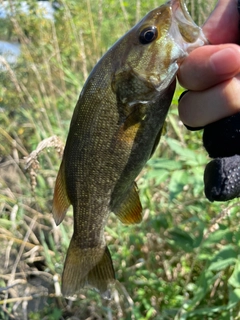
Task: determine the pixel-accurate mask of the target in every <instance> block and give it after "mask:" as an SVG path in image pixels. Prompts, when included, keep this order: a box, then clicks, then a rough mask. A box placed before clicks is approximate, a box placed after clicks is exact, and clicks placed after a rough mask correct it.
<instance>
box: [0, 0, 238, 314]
mask: <svg viewBox="0 0 240 320" xmlns="http://www.w3.org/2000/svg"><path fill="white" fill-rule="evenodd" d="M29 3H31V5H32V6H31V8H30V9H31V11H30V14H24V13H22V12H17V13H16V14H14V15H12V16H11V17H9V18H8V19H7V22H6V21H5V22H6V23H5V22H1V23H0V34H1V37H2V39H9V38H10V40H16V39H18V40H19V41H20V43H21V50H22V54H21V57H20V58H19V61H18V62H17V64H16V65H15V66H14V67H13V66H10V65H8V64H7V62H6V61H4V60H3V59H2V58H1V60H0V61H1V63H2V67H1V68H2V69H1V73H0V79H1V87H0V244H1V246H0V256H1V259H0V318H1V319H4V320H7V319H24V320H25V319H29V320H37V319H48V320H57V319H59V320H60V319H61V320H63V319H64V320H65V319H69V320H70V319H72V320H73V319H81V320H83V319H84V320H85V319H92V320H93V319H94V320H95V319H96V320H97V319H109V320H110V319H137V320H147V319H158V320H161V319H163V320H167V319H175V320H180V319H181V320H184V319H191V320H197V319H239V318H240V313H239V309H240V277H239V274H240V262H239V254H240V249H239V248H240V230H239V228H238V221H239V201H238V200H235V201H231V202H228V203H223V204H219V203H210V202H208V201H207V200H206V199H205V197H204V193H203V181H202V180H203V179H202V177H203V170H204V166H205V164H206V163H207V161H208V160H209V159H208V158H207V155H206V152H205V151H204V150H203V148H202V143H201V132H195V133H190V132H188V131H187V130H186V129H185V128H184V126H183V125H182V123H181V122H180V121H179V120H178V117H177V111H176V105H177V99H178V97H179V95H180V93H181V91H182V89H181V88H179V87H178V89H177V90H176V94H175V97H174V100H173V105H172V108H171V111H170V113H169V116H168V119H167V133H166V134H165V136H163V137H162V139H161V143H160V147H159V149H158V150H157V152H156V154H155V155H154V157H153V158H152V159H151V160H150V161H149V162H148V164H147V166H146V167H145V169H144V170H143V172H142V173H141V175H140V176H139V177H138V186H139V189H140V197H141V199H142V203H143V207H144V218H143V222H142V223H141V224H140V225H136V226H130V227H127V226H124V225H122V224H121V223H120V222H119V221H118V220H117V219H116V218H115V216H114V215H112V216H111V218H110V219H109V223H108V226H107V227H106V239H107V242H108V244H109V248H110V251H111V253H112V257H113V261H114V266H115V270H116V276H117V279H118V283H117V285H116V289H117V290H116V291H115V293H114V297H113V299H112V300H111V301H103V300H102V299H101V298H100V296H99V295H98V294H97V293H95V292H94V291H90V290H88V291H86V290H83V291H82V294H81V295H80V297H78V298H77V299H76V300H73V299H72V300H66V299H64V298H63V297H62V296H61V293H60V281H61V280H60V279H61V273H62V268H63V261H64V258H65V254H66V250H67V247H68V244H69V240H70V237H71V235H72V213H71V210H69V212H68V214H67V217H66V219H65V220H64V222H63V223H62V224H61V225H60V226H59V227H56V225H55V223H54V221H53V218H52V215H51V204H52V195H53V187H54V181H55V178H56V174H57V170H58V167H59V164H60V158H61V153H62V148H63V142H64V141H65V139H66V136H67V132H68V126H69V121H70V119H71V115H72V112H73V108H74V106H75V103H76V101H77V98H78V95H79V92H80V90H81V87H82V86H83V83H84V81H85V80H86V77H87V75H88V73H89V71H90V70H91V69H92V67H93V66H94V65H95V63H96V62H97V60H98V59H99V57H100V56H101V55H102V54H103V53H104V52H105V51H106V50H107V49H108V48H109V46H110V45H111V44H113V43H114V42H115V40H116V39H118V38H119V37H120V36H121V35H122V34H123V33H124V32H125V31H127V30H128V29H129V27H130V26H132V25H133V24H134V23H135V22H136V21H137V20H139V18H140V17H141V16H143V15H144V14H145V13H146V12H147V11H149V10H150V9H152V8H154V7H156V6H157V5H159V1H158V3H157V4H156V1H155V0H148V1H141V0H136V1H135V2H134V4H132V1H127V0H126V1H123V0H119V1H118V0H98V1H93V0H92V1H91V0H84V1H77V0H71V1H61V7H60V8H59V9H58V10H57V11H56V13H55V21H51V20H46V19H43V17H42V16H41V14H42V13H41V12H39V9H38V8H37V7H36V6H34V5H33V4H32V1H29ZM196 3H197V5H196ZM206 3H207V2H205V1H204V0H201V1H200V0H198V1H194V0H192V1H189V8H190V9H192V10H194V11H193V15H194V16H195V19H196V21H203V20H204V19H205V17H203V16H202V9H201V8H202V7H203V6H204V5H205V4H206ZM9 5H10V6H11V5H12V2H11V1H9ZM194 5H195V6H194ZM210 9H211V8H208V10H210ZM36 11H37V15H36ZM204 14H206V15H207V10H204ZM52 136H57V137H58V138H51V139H50V140H44V139H47V138H49V137H52ZM43 140H44V145H40V146H39V148H40V149H41V148H45V149H44V150H42V151H41V152H39V151H40V149H39V148H38V149H37V146H38V144H39V143H40V142H42V141H43ZM61 141H63V142H62V143H61ZM33 150H37V152H35V153H34V154H31V158H28V160H29V161H30V163H28V164H29V169H28V170H27V171H26V159H25V157H28V156H29V154H30V153H31V152H32V151H33ZM38 152H39V153H38ZM36 156H38V157H37V158H36Z"/></svg>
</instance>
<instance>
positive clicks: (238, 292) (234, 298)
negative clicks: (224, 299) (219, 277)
mask: <svg viewBox="0 0 240 320" xmlns="http://www.w3.org/2000/svg"><path fill="white" fill-rule="evenodd" d="M239 301H240V288H237V289H234V290H233V291H231V292H230V295H229V302H228V308H229V309H231V308H233V307H234V305H236V304H237V303H238V302H239Z"/></svg>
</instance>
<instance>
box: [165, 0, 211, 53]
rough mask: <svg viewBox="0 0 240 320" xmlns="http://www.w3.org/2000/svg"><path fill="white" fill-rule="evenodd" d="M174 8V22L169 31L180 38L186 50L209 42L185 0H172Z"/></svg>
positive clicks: (179, 41) (172, 7)
mask: <svg viewBox="0 0 240 320" xmlns="http://www.w3.org/2000/svg"><path fill="white" fill-rule="evenodd" d="M168 4H169V6H170V8H171V10H172V24H171V27H170V30H169V33H170V34H171V35H172V36H174V38H175V39H178V41H177V42H178V43H179V44H180V45H181V47H182V49H183V50H184V51H186V52H188V53H189V52H190V51H192V50H193V49H195V48H196V47H199V46H202V45H205V44H208V43H209V41H208V40H207V38H206V37H205V35H204V33H203V31H202V29H201V28H200V27H199V26H198V25H197V24H196V23H195V22H194V21H193V19H192V17H191V15H190V13H189V12H188V9H187V6H186V5H185V3H184V1H183V0H170V1H169V2H168Z"/></svg>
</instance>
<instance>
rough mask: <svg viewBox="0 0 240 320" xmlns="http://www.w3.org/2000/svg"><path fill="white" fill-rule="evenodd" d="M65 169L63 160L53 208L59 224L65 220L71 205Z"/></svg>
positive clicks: (55, 218) (54, 216)
mask: <svg viewBox="0 0 240 320" xmlns="http://www.w3.org/2000/svg"><path fill="white" fill-rule="evenodd" d="M64 169H65V168H64V161H62V163H61V166H60V168H59V171H58V175H57V179H56V184H55V189H54V196H53V208H52V213H53V218H54V220H55V222H56V224H57V225H59V224H60V223H61V222H62V221H63V219H64V217H65V215H66V212H67V209H68V208H69V206H70V205H71V202H70V200H69V198H68V195H67V190H66V181H65V174H64V171H65V170H64Z"/></svg>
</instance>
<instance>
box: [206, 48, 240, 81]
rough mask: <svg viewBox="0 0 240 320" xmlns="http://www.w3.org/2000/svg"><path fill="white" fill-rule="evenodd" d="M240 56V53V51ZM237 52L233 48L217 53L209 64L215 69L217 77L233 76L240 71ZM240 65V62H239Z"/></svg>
mask: <svg viewBox="0 0 240 320" xmlns="http://www.w3.org/2000/svg"><path fill="white" fill-rule="evenodd" d="M239 56H240V51H239ZM237 59H238V58H237V53H236V50H234V49H232V48H226V49H223V50H220V51H217V52H215V53H214V54H213V55H212V56H211V57H210V59H209V62H210V64H211V66H212V68H213V71H214V72H215V73H216V74H217V75H225V74H226V75H227V74H232V73H234V72H235V71H237V70H239V67H240V66H239V65H238V63H237V62H238V61H237ZM239 63H240V60H239Z"/></svg>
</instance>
